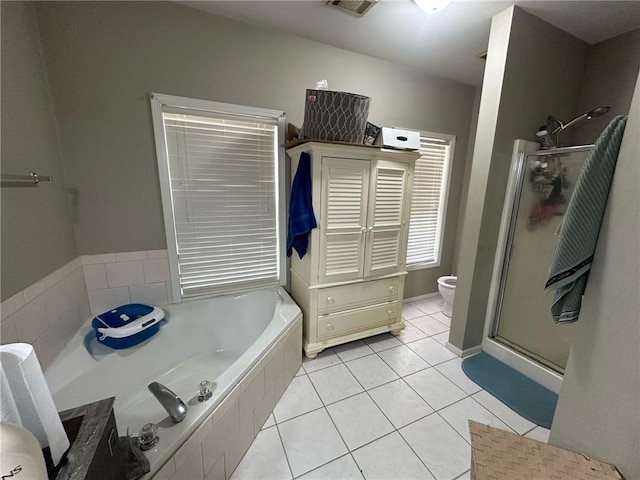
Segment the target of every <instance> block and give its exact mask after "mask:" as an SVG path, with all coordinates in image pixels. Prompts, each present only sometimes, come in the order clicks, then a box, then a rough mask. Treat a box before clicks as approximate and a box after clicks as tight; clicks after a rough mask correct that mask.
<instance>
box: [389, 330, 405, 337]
mask: <svg viewBox="0 0 640 480" xmlns="http://www.w3.org/2000/svg"><path fill="white" fill-rule="evenodd" d="M389 333H390V334H391V335H395V336H396V337H397V336H398V335H400V334H401V333H402V328H400V329H398V330H391V331H390V332H389Z"/></svg>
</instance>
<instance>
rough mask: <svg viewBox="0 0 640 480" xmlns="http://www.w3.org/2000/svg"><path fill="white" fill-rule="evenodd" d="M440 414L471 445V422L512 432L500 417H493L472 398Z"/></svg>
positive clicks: (444, 409)
mask: <svg viewBox="0 0 640 480" xmlns="http://www.w3.org/2000/svg"><path fill="white" fill-rule="evenodd" d="M438 413H439V414H440V415H441V416H442V418H444V419H445V420H446V421H447V423H448V424H449V425H451V426H452V427H453V428H455V429H456V431H457V432H458V433H459V434H460V435H462V436H463V437H464V439H465V440H466V441H467V442H469V443H471V436H470V435H469V420H474V421H476V422H478V423H482V424H484V425H491V426H492V427H495V428H500V429H502V430H507V431H509V432H511V431H512V430H511V429H510V428H509V427H508V426H506V425H505V424H504V423H503V422H502V421H500V419H498V417H496V416H495V415H493V414H492V413H491V412H490V411H489V410H487V409H486V408H484V407H483V406H482V405H480V404H479V403H478V402H476V401H475V400H474V399H473V398H471V397H468V398H465V399H464V400H460V401H459V402H457V403H454V404H453V405H449V406H448V407H447V408H443V409H442V410H440V411H439V412H438Z"/></svg>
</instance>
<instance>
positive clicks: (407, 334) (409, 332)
mask: <svg viewBox="0 0 640 480" xmlns="http://www.w3.org/2000/svg"><path fill="white" fill-rule="evenodd" d="M396 338H397V339H398V340H400V341H401V342H402V343H409V342H415V341H416V340H420V339H421V338H427V334H426V333H424V332H423V331H422V330H420V329H419V328H416V327H414V326H413V325H411V324H410V323H409V322H405V323H404V328H403V329H402V331H401V332H400V335H398V336H397V337H396Z"/></svg>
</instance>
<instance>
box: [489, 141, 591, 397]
mask: <svg viewBox="0 0 640 480" xmlns="http://www.w3.org/2000/svg"><path fill="white" fill-rule="evenodd" d="M592 147H593V145H578V146H573V147H561V148H554V149H548V150H537V148H539V145H538V144H536V143H534V142H530V141H526V140H515V141H514V152H513V155H512V158H511V166H510V169H509V170H510V172H509V181H508V183H507V191H506V194H505V200H504V206H503V211H502V217H501V221H500V233H499V237H498V244H497V247H496V253H495V258H494V264H493V273H492V279H491V286H490V290H489V298H488V302H487V310H486V317H485V325H484V334H483V339H482V349H483V350H484V351H486V352H487V353H489V354H490V355H492V356H494V357H495V358H497V359H498V360H500V361H502V362H503V363H507V364H508V365H510V366H511V367H512V368H514V369H516V370H518V371H519V372H521V373H522V374H524V375H526V376H528V377H529V378H531V379H533V380H534V381H536V382H538V383H540V384H541V385H543V386H545V387H546V388H548V389H550V390H551V391H554V392H556V393H558V392H559V390H560V385H561V382H562V376H561V375H559V374H558V373H556V372H554V371H553V370H551V369H549V368H548V367H546V366H544V365H542V364H540V363H539V362H537V361H535V360H533V359H531V358H530V357H528V356H525V355H523V354H522V353H520V352H517V351H515V350H513V349H512V348H510V347H509V346H507V345H505V344H503V343H501V342H499V341H497V340H496V339H495V338H494V337H495V335H496V332H497V330H498V327H499V323H500V312H501V309H502V302H503V299H504V293H505V287H506V282H507V274H508V271H509V262H510V259H511V258H510V257H511V253H512V250H513V239H514V235H515V227H516V220H517V216H518V207H519V206H520V199H521V196H522V190H523V188H524V180H525V174H526V164H527V158H528V157H530V156H533V157H543V156H547V155H553V154H562V153H579V152H584V151H588V150H590V149H591V148H592Z"/></svg>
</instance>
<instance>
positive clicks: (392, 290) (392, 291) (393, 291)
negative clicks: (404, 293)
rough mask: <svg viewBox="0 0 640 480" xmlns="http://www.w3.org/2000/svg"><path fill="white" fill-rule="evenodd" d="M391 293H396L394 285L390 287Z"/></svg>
mask: <svg viewBox="0 0 640 480" xmlns="http://www.w3.org/2000/svg"><path fill="white" fill-rule="evenodd" d="M389 292H390V293H396V287H394V286H393V285H392V286H390V287H389Z"/></svg>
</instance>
